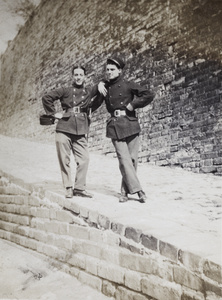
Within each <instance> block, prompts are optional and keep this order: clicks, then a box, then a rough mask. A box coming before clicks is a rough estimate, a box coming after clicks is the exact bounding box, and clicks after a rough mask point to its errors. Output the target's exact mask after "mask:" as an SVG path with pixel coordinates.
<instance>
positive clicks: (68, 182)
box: [42, 65, 99, 198]
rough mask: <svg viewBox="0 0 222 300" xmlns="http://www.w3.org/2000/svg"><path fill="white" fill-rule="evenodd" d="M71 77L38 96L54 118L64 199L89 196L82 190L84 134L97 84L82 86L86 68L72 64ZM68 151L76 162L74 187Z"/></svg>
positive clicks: (86, 158)
mask: <svg viewBox="0 0 222 300" xmlns="http://www.w3.org/2000/svg"><path fill="white" fill-rule="evenodd" d="M72 77H73V85H72V86H70V87H61V88H58V89H55V90H52V91H50V92H49V93H47V94H45V95H44V96H43V97H42V103H43V107H44V109H45V111H46V114H47V115H48V116H52V117H54V118H55V119H58V123H57V126H56V133H55V141H56V150H57V155H58V160H59V165H60V169H61V175H62V181H63V185H64V187H65V189H66V194H65V196H66V198H72V197H73V196H79V197H87V198H92V197H93V195H92V194H91V193H89V192H88V191H86V174H87V170H88V164H89V153H88V145H87V134H88V131H89V125H90V118H89V115H90V113H91V111H94V110H95V109H96V108H97V106H96V105H95V102H94V101H93V100H92V98H93V97H95V96H98V95H99V93H98V87H97V86H94V87H85V86H84V83H85V79H86V70H85V68H84V67H83V66H78V65H77V66H74V67H73V68H72ZM56 100H60V103H61V106H62V109H63V113H60V112H56V108H55V105H54V102H55V101H56ZM71 152H72V153H73V155H74V158H75V162H76V175H75V183H74V190H73V181H72V178H71V168H70V158H71Z"/></svg>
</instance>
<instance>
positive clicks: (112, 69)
mask: <svg viewBox="0 0 222 300" xmlns="http://www.w3.org/2000/svg"><path fill="white" fill-rule="evenodd" d="M120 74H121V69H118V68H117V66H116V65H111V64H107V66H106V76H107V79H108V80H112V79H115V78H117V77H119V75H120Z"/></svg>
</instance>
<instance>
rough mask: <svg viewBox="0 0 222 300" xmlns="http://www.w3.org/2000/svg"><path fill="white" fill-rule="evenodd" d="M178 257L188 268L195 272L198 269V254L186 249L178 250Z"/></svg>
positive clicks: (199, 259)
mask: <svg viewBox="0 0 222 300" xmlns="http://www.w3.org/2000/svg"><path fill="white" fill-rule="evenodd" d="M178 259H179V261H180V262H181V263H182V264H183V265H184V266H185V267H187V268H188V269H189V270H191V271H196V272H199V271H200V268H201V261H202V258H201V257H200V256H198V255H196V254H193V253H190V252H187V251H182V250H179V252H178Z"/></svg>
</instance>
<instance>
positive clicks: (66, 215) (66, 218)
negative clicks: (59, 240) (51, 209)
mask: <svg viewBox="0 0 222 300" xmlns="http://www.w3.org/2000/svg"><path fill="white" fill-rule="evenodd" d="M56 219H57V220H58V221H60V222H66V223H72V221H73V219H72V215H71V213H70V212H68V211H64V210H59V211H57V212H56Z"/></svg>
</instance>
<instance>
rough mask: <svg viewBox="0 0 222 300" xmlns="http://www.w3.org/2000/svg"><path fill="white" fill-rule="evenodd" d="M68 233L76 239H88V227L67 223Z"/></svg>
mask: <svg viewBox="0 0 222 300" xmlns="http://www.w3.org/2000/svg"><path fill="white" fill-rule="evenodd" d="M68 234H69V235H70V236H72V237H74V238H78V239H86V240H88V239H89V228H88V227H82V226H78V225H75V224H69V231H68Z"/></svg>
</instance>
